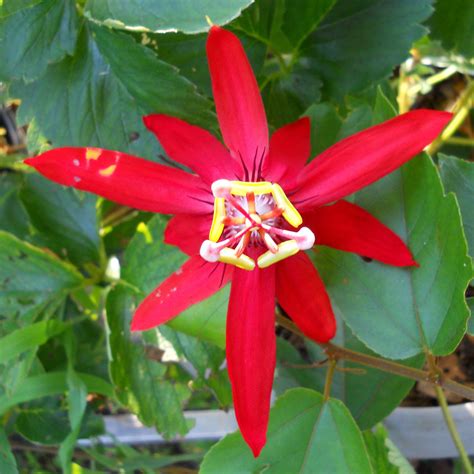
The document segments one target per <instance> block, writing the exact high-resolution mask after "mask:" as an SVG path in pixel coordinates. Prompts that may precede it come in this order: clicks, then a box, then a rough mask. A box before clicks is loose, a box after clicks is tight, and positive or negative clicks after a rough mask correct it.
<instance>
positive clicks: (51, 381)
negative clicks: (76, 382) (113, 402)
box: [0, 372, 113, 414]
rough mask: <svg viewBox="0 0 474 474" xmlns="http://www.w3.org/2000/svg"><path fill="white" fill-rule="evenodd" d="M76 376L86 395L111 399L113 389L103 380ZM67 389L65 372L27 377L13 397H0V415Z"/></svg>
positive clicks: (80, 375) (87, 376) (81, 375)
mask: <svg viewBox="0 0 474 474" xmlns="http://www.w3.org/2000/svg"><path fill="white" fill-rule="evenodd" d="M78 375H79V377H80V378H81V379H82V381H83V382H84V383H85V384H86V387H87V391H88V393H99V394H101V395H105V396H106V397H110V398H113V388H112V386H111V385H110V384H109V383H108V382H106V381H105V380H104V379H100V378H99V377H96V376H94V375H89V374H82V373H79V374H78ZM67 389H68V385H67V372H50V373H47V374H40V375H34V376H32V377H28V378H27V379H25V380H24V381H23V382H22V384H21V386H20V387H18V389H17V390H16V391H15V393H14V394H13V395H7V396H1V397H0V414H3V413H5V412H6V411H7V410H9V409H10V408H12V407H14V406H15V405H18V404H20V403H24V402H29V401H31V400H36V399H38V398H42V397H47V396H50V395H58V394H62V393H64V392H66V390H67Z"/></svg>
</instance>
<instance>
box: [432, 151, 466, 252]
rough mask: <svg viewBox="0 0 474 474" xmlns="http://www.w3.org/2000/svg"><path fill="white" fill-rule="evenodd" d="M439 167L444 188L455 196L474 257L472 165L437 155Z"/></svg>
mask: <svg viewBox="0 0 474 474" xmlns="http://www.w3.org/2000/svg"><path fill="white" fill-rule="evenodd" d="M438 158H439V166H440V173H441V179H442V180H443V184H444V188H445V190H446V191H448V192H453V193H455V194H456V197H457V199H458V203H459V208H460V210H461V216H462V220H463V224H464V233H465V234H466V239H467V245H468V248H469V250H470V254H471V256H473V255H474V208H473V206H472V199H473V196H474V163H470V162H469V161H465V160H460V159H459V158H456V157H454V156H448V155H443V154H441V153H440V154H439V155H438Z"/></svg>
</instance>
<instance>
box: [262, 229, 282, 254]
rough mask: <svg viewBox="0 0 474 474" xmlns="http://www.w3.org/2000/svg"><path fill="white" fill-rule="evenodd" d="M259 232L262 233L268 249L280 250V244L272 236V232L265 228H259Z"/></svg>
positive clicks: (273, 251) (272, 250)
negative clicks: (266, 230)
mask: <svg viewBox="0 0 474 474" xmlns="http://www.w3.org/2000/svg"><path fill="white" fill-rule="evenodd" d="M258 233H259V234H260V237H261V238H262V240H263V242H264V243H265V245H266V246H267V248H268V250H270V252H272V253H277V252H278V245H277V243H276V242H275V241H274V240H273V239H272V238H271V236H270V234H268V233H267V232H265V231H264V230H263V229H259V230H258Z"/></svg>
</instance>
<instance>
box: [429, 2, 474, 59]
mask: <svg viewBox="0 0 474 474" xmlns="http://www.w3.org/2000/svg"><path fill="white" fill-rule="evenodd" d="M434 6H435V11H434V14H433V16H431V18H430V19H429V21H428V22H427V24H428V26H429V28H430V30H431V32H430V36H431V37H432V38H433V39H439V40H441V42H442V44H443V46H444V47H445V48H447V49H451V50H454V51H455V52H457V53H461V54H464V55H465V56H467V57H473V56H474V35H473V34H472V32H473V31H474V3H473V2H472V1H471V0H436V2H435V5H434Z"/></svg>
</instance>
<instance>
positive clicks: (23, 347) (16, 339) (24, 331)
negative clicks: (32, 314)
mask: <svg viewBox="0 0 474 474" xmlns="http://www.w3.org/2000/svg"><path fill="white" fill-rule="evenodd" d="M66 327H67V325H66V324H65V323H63V322H61V321H55V320H49V321H40V322H38V323H34V324H30V325H29V326H26V327H24V328H20V329H17V330H16V331H12V332H11V333H10V334H7V335H6V336H4V337H2V338H0V363H1V364H4V363H5V362H6V361H8V360H10V359H13V358H15V357H17V356H18V355H20V354H21V353H22V352H25V351H27V350H30V349H34V348H36V347H37V346H40V345H41V344H44V343H45V342H46V341H47V340H48V339H49V338H51V337H53V336H56V335H57V334H60V333H61V332H62V331H64V329H66Z"/></svg>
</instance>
